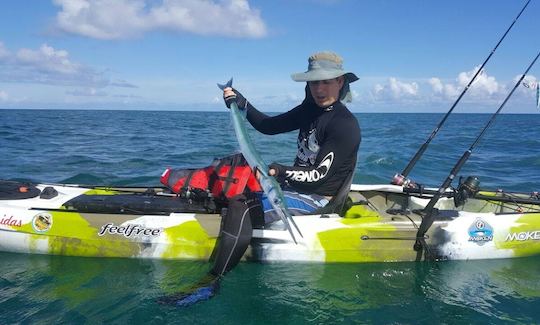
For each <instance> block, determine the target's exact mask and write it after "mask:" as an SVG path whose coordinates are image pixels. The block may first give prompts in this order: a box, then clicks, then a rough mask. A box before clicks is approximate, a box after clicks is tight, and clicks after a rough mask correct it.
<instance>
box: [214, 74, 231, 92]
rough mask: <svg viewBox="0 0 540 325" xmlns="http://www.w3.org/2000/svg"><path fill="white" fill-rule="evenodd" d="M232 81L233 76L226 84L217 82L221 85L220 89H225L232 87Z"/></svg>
mask: <svg viewBox="0 0 540 325" xmlns="http://www.w3.org/2000/svg"><path fill="white" fill-rule="evenodd" d="M232 82H233V78H232V77H231V79H230V80H229V81H227V82H226V83H225V84H217V86H218V87H219V89H221V90H223V89H225V88H228V87H232Z"/></svg>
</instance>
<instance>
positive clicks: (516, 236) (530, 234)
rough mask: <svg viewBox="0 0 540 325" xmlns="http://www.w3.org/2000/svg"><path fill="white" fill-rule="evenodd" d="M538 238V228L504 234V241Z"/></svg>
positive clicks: (539, 234)
mask: <svg viewBox="0 0 540 325" xmlns="http://www.w3.org/2000/svg"><path fill="white" fill-rule="evenodd" d="M515 240H517V241H526V240H540V230H536V231H522V232H513V233H509V234H508V235H506V241H515Z"/></svg>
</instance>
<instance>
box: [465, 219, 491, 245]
mask: <svg viewBox="0 0 540 325" xmlns="http://www.w3.org/2000/svg"><path fill="white" fill-rule="evenodd" d="M492 240H493V228H492V227H491V226H490V225H489V224H488V223H487V222H485V221H484V220H482V219H480V218H477V219H476V220H475V221H474V222H473V224H472V225H471V226H470V227H469V241H472V242H475V243H477V244H478V245H480V246H482V245H484V244H485V243H487V242H489V241H492Z"/></svg>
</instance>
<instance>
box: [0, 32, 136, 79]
mask: <svg viewBox="0 0 540 325" xmlns="http://www.w3.org/2000/svg"><path fill="white" fill-rule="evenodd" d="M2 81H4V82H11V83H13V82H17V83H37V84H46V85H63V86H77V87H90V88H104V87H107V86H114V87H122V88H136V86H135V85H133V84H130V83H129V82H127V81H125V80H115V81H111V80H110V79H109V78H108V77H107V76H106V75H105V73H104V72H102V71H97V70H96V69H94V68H92V67H89V66H86V65H84V64H81V63H78V62H75V61H74V60H72V59H71V57H70V55H69V53H68V52H67V51H66V50H61V49H55V48H54V47H52V46H50V45H48V44H43V45H41V46H40V47H39V48H38V49H28V48H22V49H19V50H17V51H13V53H11V52H10V51H8V50H7V49H6V47H5V46H4V44H3V43H1V42H0V82H2Z"/></svg>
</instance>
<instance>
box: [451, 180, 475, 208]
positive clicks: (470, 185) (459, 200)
mask: <svg viewBox="0 0 540 325" xmlns="http://www.w3.org/2000/svg"><path fill="white" fill-rule="evenodd" d="M461 180H462V178H461V177H460V178H459V186H458V188H457V190H455V192H454V205H455V206H456V208H457V207H459V206H462V205H464V204H465V202H466V201H467V199H469V198H471V197H473V196H474V195H475V194H476V193H478V191H479V190H480V187H479V185H480V180H479V179H478V177H476V176H468V177H467V178H466V179H465V181H464V182H461Z"/></svg>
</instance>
